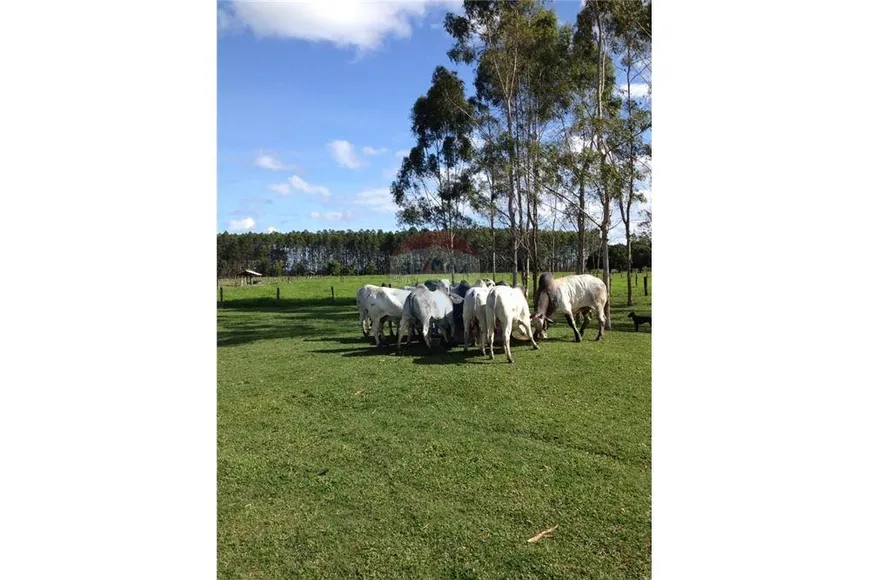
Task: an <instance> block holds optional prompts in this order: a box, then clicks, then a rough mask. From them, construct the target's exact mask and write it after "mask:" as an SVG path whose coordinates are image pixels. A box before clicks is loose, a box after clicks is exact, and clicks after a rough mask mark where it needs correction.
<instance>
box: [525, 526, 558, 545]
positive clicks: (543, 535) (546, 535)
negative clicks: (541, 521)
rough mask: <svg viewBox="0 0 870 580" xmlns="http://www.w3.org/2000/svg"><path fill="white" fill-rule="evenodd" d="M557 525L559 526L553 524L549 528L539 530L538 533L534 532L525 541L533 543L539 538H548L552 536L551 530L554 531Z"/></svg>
mask: <svg viewBox="0 0 870 580" xmlns="http://www.w3.org/2000/svg"><path fill="white" fill-rule="evenodd" d="M558 527H559V526H558V525H555V526H553V527H552V528H550V529H549V530H544V531H543V532H540V533H537V534H535V535H534V536H532V537H531V538H529V539H528V540H526V541H527V542H528V543H530V544H534V543H537V542H538V541H539V540H541V539H542V538H549V537H552V535H553V531H555V529H556V528H558Z"/></svg>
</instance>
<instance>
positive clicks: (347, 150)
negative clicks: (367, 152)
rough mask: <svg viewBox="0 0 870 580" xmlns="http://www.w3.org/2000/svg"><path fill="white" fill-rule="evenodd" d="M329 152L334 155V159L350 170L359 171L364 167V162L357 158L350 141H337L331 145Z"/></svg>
mask: <svg viewBox="0 0 870 580" xmlns="http://www.w3.org/2000/svg"><path fill="white" fill-rule="evenodd" d="M329 151H330V152H331V153H332V158H333V159H335V160H336V161H337V162H338V164H339V165H341V166H342V167H347V168H349V169H359V168H360V167H362V161H360V160H359V157H357V156H356V152H355V151H354V150H353V145H352V144H351V143H350V141H345V140H344V139H336V140H335V141H333V142H331V143H330V144H329Z"/></svg>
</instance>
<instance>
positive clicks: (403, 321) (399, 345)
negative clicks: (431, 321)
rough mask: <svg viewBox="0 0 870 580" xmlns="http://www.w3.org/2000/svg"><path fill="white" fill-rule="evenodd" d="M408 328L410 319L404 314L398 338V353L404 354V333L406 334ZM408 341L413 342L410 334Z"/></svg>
mask: <svg viewBox="0 0 870 580" xmlns="http://www.w3.org/2000/svg"><path fill="white" fill-rule="evenodd" d="M407 328H408V321H407V319H406V318H405V317H404V316H403V317H402V320H401V321H400V322H399V337H398V339H397V340H396V354H402V335H404V334H405V330H406V329H407ZM408 342H409V343H410V342H411V337H410V335H409V336H408Z"/></svg>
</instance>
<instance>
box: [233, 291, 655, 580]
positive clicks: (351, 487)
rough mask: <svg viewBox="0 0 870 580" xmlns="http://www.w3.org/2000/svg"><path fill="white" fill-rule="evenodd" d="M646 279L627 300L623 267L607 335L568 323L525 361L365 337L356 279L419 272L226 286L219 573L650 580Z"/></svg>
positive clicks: (519, 350)
mask: <svg viewBox="0 0 870 580" xmlns="http://www.w3.org/2000/svg"><path fill="white" fill-rule="evenodd" d="M643 276H644V274H640V275H639V276H638V281H639V285H638V286H639V287H638V289H637V290H636V292H635V306H633V307H631V308H629V307H627V306H625V296H626V286H625V275H624V274H617V275H615V276H614V278H613V293H612V304H611V308H612V318H613V322H614V328H613V330H612V331H609V332H607V334H606V336H605V338H604V340H602V341H600V342H595V341H594V340H592V339H594V337H595V335H596V333H597V320H593V321H592V322H591V323H590V326H589V328H588V329H587V331H586V334H585V340H584V341H583V342H582V343H579V344H577V343H574V342H573V334H572V333H571V330H570V329H569V328H568V326H567V324H565V323H564V320H557V322H558V324H556V325H555V326H553V327H552V328H551V330H550V338H549V340H546V341H542V343H541V349H540V350H537V351H533V350H531V348H530V347H529V346H528V344H527V343H522V342H518V343H515V344H516V346H514V347H513V353H514V358H515V360H516V362H515V364H513V365H509V364H507V360H506V357H505V355H504V353H503V350H502V349H500V348H497V350H496V357H495V360H489V359H488V358H483V357H482V356H481V355H480V353H479V350H477V349H472V350H470V351H469V352H468V353H464V352H463V349H462V347H453V348H452V349H449V350H445V349H436V350H435V351H433V352H429V351H427V349H426V348H425V347H424V346H422V345H417V344H413V345H412V346H411V347H410V349H408V351H407V353H406V354H403V356H400V357H397V356H395V355H394V353H393V348H392V347H390V348H385V349H377V348H375V347H374V346H372V345H371V344H370V343H368V342H367V341H365V340H364V339H363V338H362V335H361V333H360V330H359V326H358V314H357V310H356V306H355V302H354V296H355V292H356V289H357V288H358V287H359V286H361V285H362V284H365V283H373V284H378V285H380V284H381V283H386V282H392V283H393V285H394V286H396V285H402V284H406V283H412V282H413V279H405V280H401V281H395V280H392V279H390V278H389V277H387V276H367V277H344V278H338V277H335V278H312V279H306V278H301V279H295V278H294V279H292V280H291V281H289V282H288V280H287V279H286V278H285V279H280V280H277V279H273V280H265V281H262V283H261V284H258V285H254V286H247V287H236V286H232V284H234V282H233V281H226V282H224V283H222V284H221V285H222V286H223V288H224V290H223V305H222V307H220V308H218V311H217V317H218V324H217V326H218V336H217V347H218V356H217V359H218V369H217V376H218V385H217V387H218V418H217V419H218V429H217V433H218V473H217V477H218V538H217V541H218V576H219V577H220V578H276V579H285V578H415V579H416V578H595V579H605V578H612V579H628V578H648V577H649V576H650V554H651V524H650V512H651V507H650V492H651V479H650V478H651V471H650V469H651V467H650V464H651V449H650V437H651V427H650V407H651V396H650V390H651V389H650V384H651V371H650V366H651V365H650V362H651V360H650V337H651V333H650V331H649V328H648V327H643V328H642V329H641V331H640V332H635V331H634V326H633V324H632V323H631V321H630V320H629V319H628V318H627V316H626V315H627V313H628V312H629V311H630V310H635V311H637V312H638V313H644V314H645V313H649V312H650V305H651V296H644V295H643ZM497 279H504V280H509V279H510V278H509V276H508V275H506V274H505V275H502V276H498V277H497ZM457 280H458V279H457ZM651 280H652V279H651V277H650V280H649V288H650V291H651V290H652V284H651ZM421 281H422V279H421ZM469 281H470V282H474V279H471V278H469ZM276 288H280V294H281V300H280V302H279V301H276ZM331 288H334V291H335V300H334V301H333V299H332V292H331ZM554 526H558V528H557V529H556V530H555V531H554V532H553V533H552V536H551V537H547V538H544V539H541V540H540V541H539V542H537V543H534V544H530V543H528V542H527V539H529V538H531V537H532V536H534V535H535V534H536V533H538V532H540V531H542V530H545V529H548V528H552V527H554Z"/></svg>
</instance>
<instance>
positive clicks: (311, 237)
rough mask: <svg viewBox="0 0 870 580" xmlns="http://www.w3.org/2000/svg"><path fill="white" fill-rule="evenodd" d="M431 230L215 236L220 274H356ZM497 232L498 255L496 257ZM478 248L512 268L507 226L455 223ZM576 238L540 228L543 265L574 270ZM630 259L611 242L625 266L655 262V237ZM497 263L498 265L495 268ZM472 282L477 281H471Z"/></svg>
mask: <svg viewBox="0 0 870 580" xmlns="http://www.w3.org/2000/svg"><path fill="white" fill-rule="evenodd" d="M425 231H428V230H425V229H424V230H417V229H416V228H410V229H408V230H404V231H399V232H384V231H382V230H360V231H351V230H346V231H342V230H325V231H319V232H308V231H303V232H286V233H280V232H273V233H268V234H267V233H245V234H230V233H226V232H224V233H221V234H218V236H217V276H218V278H231V277H235V276H238V275H239V274H240V273H241V272H242V271H244V270H246V269H251V270H254V271H256V272H259V273H260V274H263V275H266V276H289V275H294V276H305V275H355V274H368V275H375V274H383V275H387V274H389V273H390V256H392V255H393V254H394V253H395V252H396V251H397V250H399V249H400V248H401V247H402V244H404V243H405V242H406V241H407V240H408V239H409V238H410V237H412V236H416V235H417V234H419V233H421V232H425ZM493 232H494V233H495V246H494V247H495V250H496V251H495V254H494V257H495V261H494V262H493V253H492V248H493V243H492V242H493ZM455 235H456V236H457V238H460V239H463V240H465V241H466V242H467V243H468V245H469V246H470V247H471V249H472V250H474V251H475V252H477V254H476V256H477V258H478V259H479V261H480V270H481V272H493V271H495V272H509V271H510V267H511V257H512V245H511V243H512V240H511V235H510V231H509V230H508V229H507V228H497V229H495V230H488V229H484V228H467V229H457V230H456V231H455ZM586 237H587V240H586V243H587V245H586V248H587V250H591V251H589V254H588V257H587V259H586V260H585V264H584V266H585V268H586V269H595V270H600V269H601V268H602V258H603V252H602V251H601V247H600V240H599V239H598V237H597V235H596V234H595V233H594V232H591V231H587V232H586ZM576 238H577V234H576V232H573V231H561V230H555V231H553V230H546V231H542V232H540V239H539V250H540V252H539V259H540V260H541V263H542V265H543V269H544V270H550V271H553V272H565V271H572V270H573V269H574V267H575V265H576ZM632 248H633V252H632V256H631V262H629V256H628V252H627V245H626V244H611V245H610V246H609V247H608V254H609V256H610V267H611V269H617V270H620V271H626V270H628V269H629V266H631V268H634V269H639V268H650V267H651V266H652V261H651V260H652V258H651V255H652V241H651V239H650V237H649V236H648V235H640V236H637V235H635V236H634V239H633V240H632ZM493 263H494V265H495V268H494V269H493ZM472 282H473V281H472Z"/></svg>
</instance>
